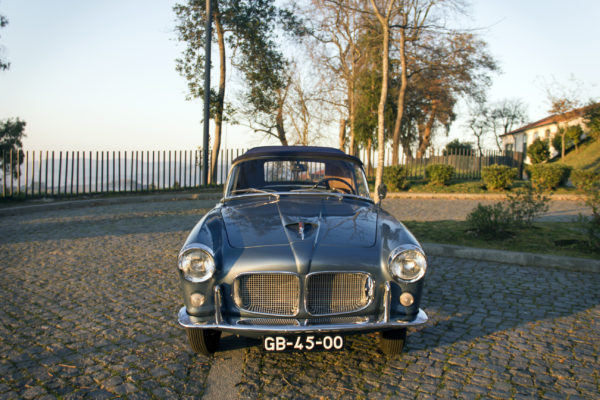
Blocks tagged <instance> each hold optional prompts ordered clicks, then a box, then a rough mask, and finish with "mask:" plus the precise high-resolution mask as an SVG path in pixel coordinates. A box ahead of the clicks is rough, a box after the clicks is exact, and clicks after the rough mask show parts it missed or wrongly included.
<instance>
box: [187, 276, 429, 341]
mask: <svg viewBox="0 0 600 400" xmlns="http://www.w3.org/2000/svg"><path fill="white" fill-rule="evenodd" d="M390 296H391V290H390V285H389V283H386V286H385V291H384V295H383V311H382V312H381V314H380V315H378V316H373V317H364V318H363V319H360V318H357V319H356V321H355V322H340V323H338V322H336V323H319V321H320V320H323V318H314V319H303V320H300V319H293V318H289V319H288V320H289V324H285V323H284V324H282V323H281V322H282V319H278V318H273V319H272V320H273V321H277V323H276V324H275V323H274V324H269V323H268V321H269V319H271V318H270V317H259V318H239V317H235V318H223V315H222V312H221V307H222V299H221V290H220V287H219V286H216V287H215V290H214V300H215V314H214V315H210V316H207V317H194V316H191V315H189V314H188V313H187V309H186V308H185V307H181V309H180V310H179V315H178V319H179V324H180V325H181V326H183V327H185V328H202V329H218V330H222V331H227V332H233V333H239V334H244V333H248V334H252V333H254V334H269V333H279V334H281V333H311V332H352V331H355V332H358V331H378V330H386V329H397V328H406V327H409V326H415V325H421V324H424V323H425V322H427V319H428V318H427V314H425V311H423V310H421V309H419V312H418V314H417V316H416V317H415V318H414V319H413V320H410V321H405V320H402V319H396V318H394V317H393V316H390ZM334 320H335V319H334ZM339 320H341V321H343V320H344V318H339ZM256 321H260V322H259V323H256Z"/></svg>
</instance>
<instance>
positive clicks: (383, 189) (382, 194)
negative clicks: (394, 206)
mask: <svg viewBox="0 0 600 400" xmlns="http://www.w3.org/2000/svg"><path fill="white" fill-rule="evenodd" d="M377 195H378V196H379V202H381V200H383V199H385V196H386V195H387V186H385V183H382V184H380V185H379V187H377Z"/></svg>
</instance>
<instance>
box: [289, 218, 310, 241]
mask: <svg viewBox="0 0 600 400" xmlns="http://www.w3.org/2000/svg"><path fill="white" fill-rule="evenodd" d="M285 227H286V228H288V229H290V230H292V231H294V232H296V233H297V234H298V236H299V237H300V240H304V238H305V237H306V235H307V234H310V232H311V231H312V229H313V228H314V224H311V223H304V222H302V221H298V222H294V223H293V224H287V225H286V226H285Z"/></svg>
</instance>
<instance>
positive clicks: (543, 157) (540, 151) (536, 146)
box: [527, 139, 550, 164]
mask: <svg viewBox="0 0 600 400" xmlns="http://www.w3.org/2000/svg"><path fill="white" fill-rule="evenodd" d="M527 155H528V156H529V159H530V160H531V163H532V164H539V163H542V162H544V161H548V159H549V158H550V148H549V146H548V142H547V141H545V140H541V139H535V140H534V141H533V143H531V144H530V145H529V147H528V148H527Z"/></svg>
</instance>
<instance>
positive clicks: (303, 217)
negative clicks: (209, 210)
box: [221, 195, 377, 249]
mask: <svg viewBox="0 0 600 400" xmlns="http://www.w3.org/2000/svg"><path fill="white" fill-rule="evenodd" d="M221 214H222V216H223V221H224V223H225V230H226V232H227V238H228V240H229V244H230V246H231V247H234V248H249V247H259V246H277V245H286V244H290V245H298V244H300V243H302V244H304V245H309V246H310V245H311V244H312V246H310V247H312V248H313V249H314V248H316V247H317V246H339V247H342V246H345V247H348V246H350V247H372V246H373V245H374V244H375V241H376V235H377V210H376V208H375V206H374V205H373V203H371V202H368V201H364V200H360V199H353V198H340V199H338V198H337V197H332V196H302V195H298V196H293V197H291V196H290V197H285V196H281V198H279V199H278V200H275V199H273V198H265V197H264V196H257V198H256V199H245V200H243V201H242V200H234V201H231V202H228V203H226V204H225V205H224V206H223V207H222V208H221Z"/></svg>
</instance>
